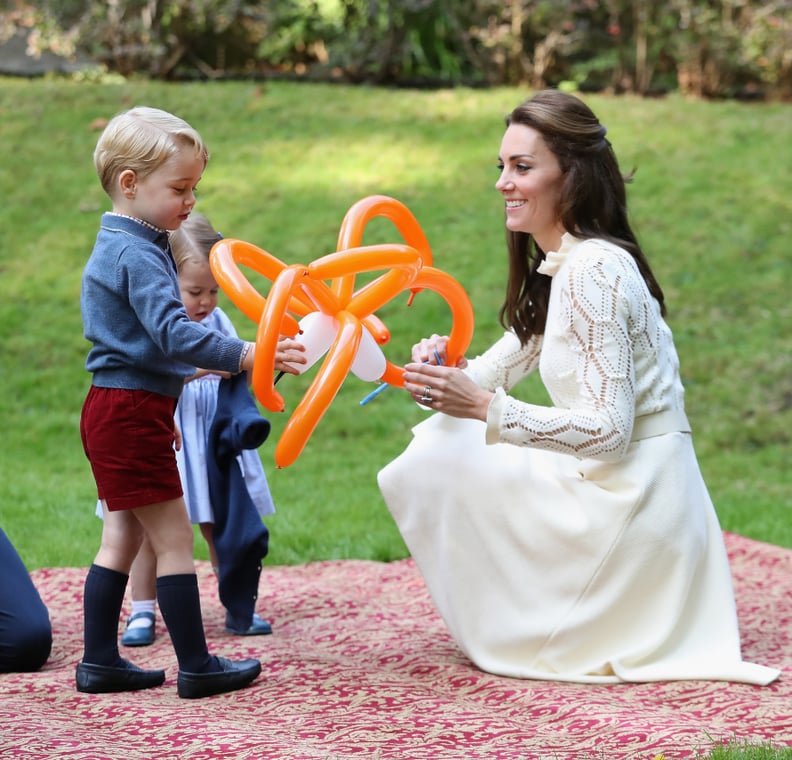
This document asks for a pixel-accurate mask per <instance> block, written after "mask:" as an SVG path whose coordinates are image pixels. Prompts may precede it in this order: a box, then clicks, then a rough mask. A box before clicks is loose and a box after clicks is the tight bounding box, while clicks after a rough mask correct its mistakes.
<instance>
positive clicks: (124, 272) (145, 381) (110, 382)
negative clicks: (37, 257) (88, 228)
mask: <svg viewBox="0 0 792 760" xmlns="http://www.w3.org/2000/svg"><path fill="white" fill-rule="evenodd" d="M80 307H81V310H82V318H83V327H84V332H85V337H86V338H87V339H88V340H89V341H91V343H92V344H93V347H92V348H91V349H90V351H89V352H88V358H87V359H86V362H85V368H86V369H87V370H88V371H89V372H92V373H93V384H94V385H96V386H99V387H103V388H124V389H129V390H147V391H151V392H153V393H160V394H162V395H165V396H171V397H173V398H178V396H179V394H180V393H181V391H182V388H183V386H184V379H185V378H186V377H188V376H189V375H191V374H193V372H194V371H195V367H203V368H204V369H216V370H222V371H226V372H238V371H239V369H240V367H239V364H240V359H241V356H242V347H243V346H244V341H242V340H239V339H238V338H232V337H229V336H227V335H223V334H222V333H219V332H215V331H213V330H207V329H206V327H204V326H203V325H201V324H199V323H198V322H193V321H192V320H191V319H190V318H189V317H188V316H187V311H186V310H185V308H184V305H183V304H182V300H181V294H180V292H179V283H178V280H177V277H176V265H175V263H174V261H173V256H172V255H171V250H170V243H169V241H168V235H167V233H165V232H159V231H157V230H155V229H153V228H150V227H147V226H146V225H144V224H141V223H140V222H138V221H136V220H134V219H129V218H127V217H123V216H118V215H116V214H103V215H102V223H101V227H100V229H99V234H98V235H97V236H96V245H95V246H94V249H93V252H92V253H91V257H90V258H89V259H88V263H87V264H86V266H85V270H84V271H83V277H82V292H81V294H80Z"/></svg>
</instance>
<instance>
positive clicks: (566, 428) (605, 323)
mask: <svg viewBox="0 0 792 760" xmlns="http://www.w3.org/2000/svg"><path fill="white" fill-rule="evenodd" d="M539 271H540V272H542V273H543V274H546V275H549V276H551V277H553V282H552V285H551V289H550V300H549V304H548V314H547V324H546V327H545V334H544V336H536V337H535V338H533V339H532V340H530V341H529V342H528V344H527V345H525V346H520V342H519V339H518V338H517V336H516V335H515V334H514V333H513V332H511V331H510V332H507V333H506V334H505V335H504V336H503V338H501V339H500V340H499V341H498V342H497V343H495V345H494V346H492V347H491V348H490V349H489V350H488V351H486V352H485V353H484V354H482V355H481V356H480V357H477V358H476V359H474V360H472V361H471V362H470V363H469V365H468V369H467V372H468V373H469V374H470V376H471V377H472V378H473V379H474V380H475V381H476V382H477V383H478V385H479V386H481V387H482V388H486V389H487V390H491V391H494V392H495V394H496V396H495V398H494V399H493V401H492V403H491V404H490V407H489V411H488V416H487V443H497V442H503V443H511V444H515V445H518V446H532V447H535V448H541V449H548V450H551V451H558V452H565V453H568V454H573V455H575V456H577V457H580V458H595V459H600V460H603V461H617V460H618V459H620V458H621V457H622V456H623V455H624V453H625V451H626V449H627V446H628V445H629V444H630V440H631V437H632V434H633V426H634V424H635V419H636V417H639V416H643V415H650V414H654V413H656V412H660V411H664V410H678V411H680V412H681V411H683V410H684V389H683V387H682V383H681V381H680V378H679V360H678V358H677V353H676V349H675V347H674V343H673V338H672V335H671V331H670V330H669V328H668V325H667V324H666V323H665V321H664V320H663V318H662V316H661V314H660V306H659V304H658V303H657V301H656V300H655V299H654V298H652V297H651V295H650V293H649V290H648V288H647V286H646V283H645V282H644V280H643V277H642V276H641V274H640V272H639V270H638V267H637V265H636V263H635V261H634V260H633V258H632V256H630V254H629V253H627V252H626V251H624V250H623V249H621V248H619V247H618V246H615V245H613V244H611V243H608V242H606V241H604V240H598V239H591V240H580V239H577V238H575V237H573V236H572V235H570V234H569V233H567V234H565V235H564V236H563V238H562V241H561V247H560V248H559V250H558V251H557V252H550V253H548V254H547V257H546V260H545V261H544V262H543V263H542V266H541V267H540V270H539ZM537 366H538V368H539V371H540V374H541V376H542V381H543V383H544V385H545V387H546V388H547V391H548V393H549V395H550V398H551V399H552V401H553V404H554V406H552V407H548V406H540V405H536V404H530V403H526V402H523V401H519V400H517V399H514V398H511V397H510V396H508V395H507V393H508V391H509V390H510V389H511V388H512V387H514V385H515V383H517V382H518V381H519V380H520V379H522V378H523V377H525V376H526V375H527V374H528V373H530V372H532V371H533V370H534V369H536V368H537Z"/></svg>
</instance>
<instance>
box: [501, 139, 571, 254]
mask: <svg viewBox="0 0 792 760" xmlns="http://www.w3.org/2000/svg"><path fill="white" fill-rule="evenodd" d="M498 166H499V168H500V170H501V174H500V178H499V179H498V181H497V182H496V183H495V189H496V190H497V191H498V192H499V193H501V195H503V198H504V200H505V201H506V227H507V228H508V229H509V230H512V231H513V232H527V233H529V234H531V235H532V236H533V238H534V240H535V241H536V243H537V245H538V246H539V247H540V248H541V249H542V250H543V251H551V250H557V249H558V247H559V245H560V243H561V235H562V234H563V232H564V228H563V227H562V226H561V222H560V220H559V218H558V210H559V206H560V200H561V187H562V185H563V181H564V175H563V173H562V171H561V166H560V165H559V163H558V159H557V158H556V157H555V155H554V154H553V153H552V152H551V151H550V149H549V148H548V147H547V145H545V141H544V140H543V139H542V136H541V134H540V133H539V132H537V131H536V130H535V129H533V128H532V127H526V126H524V125H523V124H512V125H510V126H509V127H508V128H507V129H506V132H505V134H504V135H503V140H502V141H501V149H500V155H499V157H498Z"/></svg>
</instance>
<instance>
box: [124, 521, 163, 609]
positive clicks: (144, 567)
mask: <svg viewBox="0 0 792 760" xmlns="http://www.w3.org/2000/svg"><path fill="white" fill-rule="evenodd" d="M129 583H130V589H131V592H132V601H133V602H142V601H145V600H146V599H154V598H156V596H157V555H156V554H154V550H153V549H152V548H151V543H150V542H149V540H148V536H144V537H143V543H142V544H141V545H140V549H139V550H138V553H137V556H136V557H135V560H134V562H132V569H131V570H130V573H129Z"/></svg>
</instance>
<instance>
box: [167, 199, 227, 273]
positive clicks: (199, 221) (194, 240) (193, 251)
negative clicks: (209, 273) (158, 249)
mask: <svg viewBox="0 0 792 760" xmlns="http://www.w3.org/2000/svg"><path fill="white" fill-rule="evenodd" d="M218 240H220V233H219V232H218V231H217V230H216V229H215V228H214V227H213V226H212V224H211V222H210V221H209V220H208V219H207V218H206V217H205V216H204V215H203V214H199V213H197V212H195V211H193V213H192V214H190V216H189V217H188V218H187V221H186V222H184V223H183V224H182V225H181V227H179V229H178V230H174V231H173V232H171V235H170V243H171V250H172V251H173V260H174V261H175V262H176V269H179V270H180V269H181V268H182V265H183V264H184V263H185V262H187V261H194V262H196V263H198V264H208V263H209V253H210V251H211V250H212V246H213V245H214V244H215V243H216V242H217V241H218Z"/></svg>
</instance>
